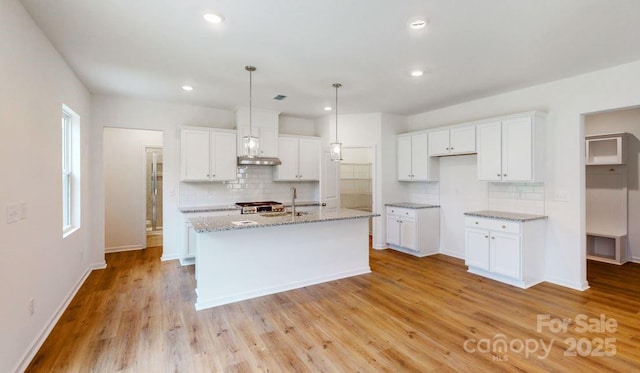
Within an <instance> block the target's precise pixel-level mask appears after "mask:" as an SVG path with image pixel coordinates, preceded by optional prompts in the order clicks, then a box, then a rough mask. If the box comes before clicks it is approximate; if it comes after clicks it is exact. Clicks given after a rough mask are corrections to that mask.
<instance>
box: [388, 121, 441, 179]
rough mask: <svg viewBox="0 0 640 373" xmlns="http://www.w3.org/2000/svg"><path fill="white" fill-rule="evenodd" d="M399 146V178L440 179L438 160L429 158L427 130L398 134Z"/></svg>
mask: <svg viewBox="0 0 640 373" xmlns="http://www.w3.org/2000/svg"><path fill="white" fill-rule="evenodd" d="M397 146H398V149H397V154H398V156H397V162H398V165H397V169H398V180H400V181H433V180H438V162H436V161H434V160H432V159H431V158H429V152H428V149H429V135H428V133H427V132H416V133H405V134H402V135H398V137H397Z"/></svg>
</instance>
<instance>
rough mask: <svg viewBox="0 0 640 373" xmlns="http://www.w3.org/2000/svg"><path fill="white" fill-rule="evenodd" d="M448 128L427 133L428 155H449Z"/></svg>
mask: <svg viewBox="0 0 640 373" xmlns="http://www.w3.org/2000/svg"><path fill="white" fill-rule="evenodd" d="M449 148H450V146H449V130H448V129H446V130H442V131H435V132H430V133H429V148H428V151H429V156H430V157H432V156H438V155H449V152H450V151H449Z"/></svg>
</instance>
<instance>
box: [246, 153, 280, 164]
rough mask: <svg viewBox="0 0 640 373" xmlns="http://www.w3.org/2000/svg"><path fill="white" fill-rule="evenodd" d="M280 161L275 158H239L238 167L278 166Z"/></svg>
mask: <svg viewBox="0 0 640 373" xmlns="http://www.w3.org/2000/svg"><path fill="white" fill-rule="evenodd" d="M280 164H282V162H280V159H278V158H274V157H249V156H246V155H245V156H241V157H238V166H278V165H280Z"/></svg>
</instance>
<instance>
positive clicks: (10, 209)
mask: <svg viewBox="0 0 640 373" xmlns="http://www.w3.org/2000/svg"><path fill="white" fill-rule="evenodd" d="M20 210H21V209H20V204H19V203H12V204H10V205H7V224H11V223H15V222H17V221H18V220H20Z"/></svg>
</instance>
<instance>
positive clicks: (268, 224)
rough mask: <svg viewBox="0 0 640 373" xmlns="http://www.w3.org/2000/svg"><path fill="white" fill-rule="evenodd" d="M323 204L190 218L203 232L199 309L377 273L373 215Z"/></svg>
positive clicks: (200, 239) (199, 247)
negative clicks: (294, 210) (372, 255)
mask: <svg viewBox="0 0 640 373" xmlns="http://www.w3.org/2000/svg"><path fill="white" fill-rule="evenodd" d="M374 216H378V215H377V214H372V213H369V212H363V211H357V210H349V209H333V210H329V209H324V208H317V209H313V210H312V211H306V212H304V213H303V214H302V215H300V216H292V215H291V213H265V214H251V215H241V216H220V217H199V218H193V219H190V222H191V224H192V225H193V228H194V229H195V231H196V232H197V234H196V236H197V253H196V261H195V266H196V268H195V269H196V283H197V288H196V294H197V301H196V309H198V310H201V309H204V308H210V307H215V306H219V305H223V304H227V303H232V302H237V301H240V300H244V299H250V298H255V297H259V296H262V295H267V294H274V293H278V292H281V291H286V290H291V289H297V288H301V287H304V286H308V285H313V284H318V283H322V282H327V281H332V280H336V279H340V278H345V277H350V276H356V275H360V274H365V273H369V272H371V270H370V268H369V225H368V218H370V217H374Z"/></svg>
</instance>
